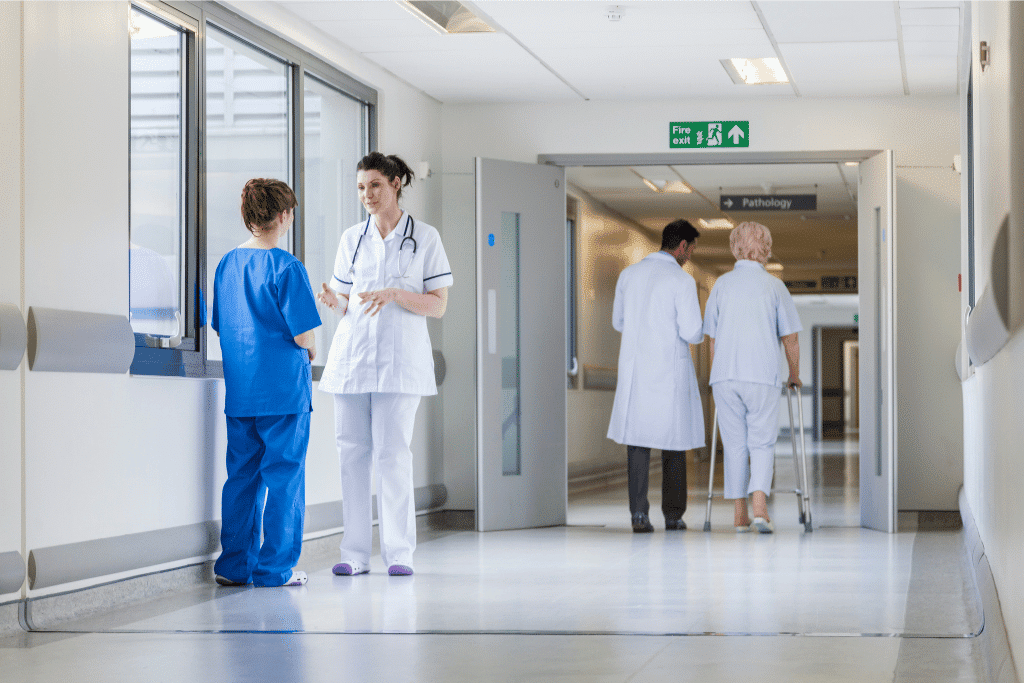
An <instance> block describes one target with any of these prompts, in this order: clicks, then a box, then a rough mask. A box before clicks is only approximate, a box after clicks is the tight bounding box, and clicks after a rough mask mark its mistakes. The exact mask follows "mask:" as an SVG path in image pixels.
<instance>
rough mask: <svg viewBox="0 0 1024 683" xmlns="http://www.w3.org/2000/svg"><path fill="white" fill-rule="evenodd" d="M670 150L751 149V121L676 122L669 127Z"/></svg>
mask: <svg viewBox="0 0 1024 683" xmlns="http://www.w3.org/2000/svg"><path fill="white" fill-rule="evenodd" d="M668 144H669V148H670V149H679V148H694V147H700V148H707V147H750V121H675V122H673V123H670V124H669V125H668Z"/></svg>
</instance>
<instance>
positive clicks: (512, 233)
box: [498, 211, 522, 475]
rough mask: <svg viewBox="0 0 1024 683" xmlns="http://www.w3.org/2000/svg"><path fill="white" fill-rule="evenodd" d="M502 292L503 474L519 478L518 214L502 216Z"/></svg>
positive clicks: (500, 330) (499, 333)
mask: <svg viewBox="0 0 1024 683" xmlns="http://www.w3.org/2000/svg"><path fill="white" fill-rule="evenodd" d="M500 239H501V275H502V277H501V292H500V293H499V295H498V296H499V300H498V311H500V315H501V319H500V320H499V321H498V343H499V344H500V353H501V449H502V456H501V473H502V474H503V475H519V474H521V469H522V459H521V457H520V449H521V444H520V439H521V435H520V422H521V419H520V413H519V214H517V213H510V212H507V211H505V212H502V214H501V237H500Z"/></svg>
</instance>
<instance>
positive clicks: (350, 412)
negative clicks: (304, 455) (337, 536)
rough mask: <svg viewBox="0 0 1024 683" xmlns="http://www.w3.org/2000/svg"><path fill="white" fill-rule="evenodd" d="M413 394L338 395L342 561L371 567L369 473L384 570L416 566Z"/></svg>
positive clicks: (336, 426) (336, 421) (336, 424)
mask: <svg viewBox="0 0 1024 683" xmlns="http://www.w3.org/2000/svg"><path fill="white" fill-rule="evenodd" d="M419 404H420V397H419V396H416V395H413V394H380V393H372V394H335V395H334V431H335V435H336V437H337V442H338V455H339V456H340V459H341V496H342V500H341V504H342V514H344V524H345V534H344V535H343V536H342V539H341V559H342V561H346V560H352V561H355V562H358V563H360V564H363V565H367V566H368V565H369V564H370V553H371V549H372V547H373V537H372V534H373V512H372V510H371V500H372V498H371V496H372V489H371V482H370V476H371V473H373V472H375V477H374V483H375V484H376V489H377V519H378V525H379V533H380V554H381V557H382V558H383V559H384V564H385V565H386V566H389V567H390V566H391V565H393V564H405V565H409V566H410V567H411V566H412V554H413V551H414V550H416V500H415V494H414V492H413V481H412V450H410V448H409V445H410V443H411V442H412V430H413V424H414V423H415V421H416V409H417V408H418V407H419Z"/></svg>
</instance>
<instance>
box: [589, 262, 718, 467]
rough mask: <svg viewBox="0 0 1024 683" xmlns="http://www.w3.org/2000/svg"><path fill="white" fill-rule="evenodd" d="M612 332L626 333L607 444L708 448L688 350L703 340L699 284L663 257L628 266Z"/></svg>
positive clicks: (620, 285)
mask: <svg viewBox="0 0 1024 683" xmlns="http://www.w3.org/2000/svg"><path fill="white" fill-rule="evenodd" d="M612 326H613V327H614V328H615V329H616V330H618V331H620V332H622V343H621V346H620V347H619V376H618V384H617V385H616V387H615V402H614V404H613V406H612V417H611V422H610V424H609V425H608V438H609V439H612V440H613V441H615V442H617V443H621V444H626V445H629V446H644V447H647V448H661V449H664V450H672V451H684V450H688V449H691V448H700V447H702V446H703V445H704V415H703V411H702V410H701V403H700V392H699V391H698V388H697V374H696V373H695V372H694V369H693V359H692V358H691V356H690V346H689V345H690V344H697V343H699V342H700V341H701V340H702V339H703V337H704V333H703V331H702V326H701V319H700V303H699V302H698V300H697V283H696V282H694V279H693V276H691V275H690V274H689V273H687V272H686V271H685V270H683V269H682V268H680V267H679V264H678V263H677V262H676V260H675V258H673V257H672V256H671V255H670V254H668V253H666V252H663V251H659V252H656V253H654V254H651V255H650V256H648V257H646V258H645V259H644V260H642V261H640V262H639V263H636V264H634V265H632V266H629V267H628V268H626V269H625V270H624V271H622V274H621V275H619V281H618V284H617V285H616V286H615V305H614V309H613V311H612Z"/></svg>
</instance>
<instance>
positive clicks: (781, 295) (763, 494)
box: [704, 223, 803, 533]
mask: <svg viewBox="0 0 1024 683" xmlns="http://www.w3.org/2000/svg"><path fill="white" fill-rule="evenodd" d="M729 246H730V247H731V249H732V254H733V256H735V257H736V266H735V268H733V270H732V271H730V272H728V273H726V274H725V275H722V276H721V277H720V278H718V280H717V281H716V282H715V286H714V287H712V288H711V294H710V296H709V297H708V301H707V305H706V306H705V307H704V333H705V334H707V335H708V336H709V337H710V338H711V380H710V381H711V390H712V393H713V394H714V397H715V405H716V406H717V408H718V425H719V427H721V430H722V444H723V445H724V446H725V458H724V461H725V497H726V498H731V499H735V501H736V502H735V511H734V517H733V519H734V524H735V526H736V531H740V532H742V531H748V530H754V531H759V532H761V533H771V532H772V531H774V526H773V525H772V521H771V519H770V518H769V517H768V496H769V495H770V494H771V491H772V477H773V475H774V472H775V441H776V439H777V438H778V436H779V421H778V420H779V418H778V412H779V398H780V395H779V390H780V388H781V387H782V364H781V358H780V356H779V340H780V339H781V340H782V344H783V346H784V347H785V349H786V360H787V362H788V365H789V379H788V380H787V382H788V384H789V385H790V386H793V387H799V386H800V348H799V345H798V343H797V332H799V331H800V330H801V329H803V328H802V327H801V325H800V318H799V316H798V315H797V312H796V305H795V304H794V303H793V297H791V296H790V295H789V291H788V290H787V289H786V285H785V284H783V282H782V280H780V279H778V278H777V277H775V276H774V275H770V274H769V273H768V272H767V271H766V270H765V267H764V266H765V264H766V263H768V257H769V256H771V253H772V235H771V233H770V232H769V231H768V228H766V227H765V226H763V225H761V224H760V223H740V224H739V225H737V226H736V227H735V228H733V231H732V233H730V235H729ZM748 494H749V495H750V497H751V503H752V504H753V508H754V520H753V522H751V520H750V515H749V514H748V512H747V496H748Z"/></svg>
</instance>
